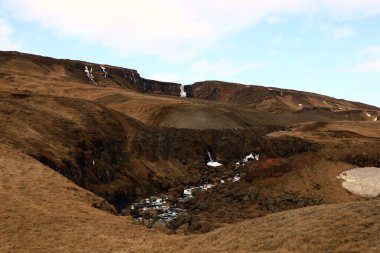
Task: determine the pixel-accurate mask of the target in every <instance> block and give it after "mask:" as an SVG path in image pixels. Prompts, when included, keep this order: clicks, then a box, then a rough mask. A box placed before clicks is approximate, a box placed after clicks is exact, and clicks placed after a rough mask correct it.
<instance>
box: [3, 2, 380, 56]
mask: <svg viewBox="0 0 380 253" xmlns="http://www.w3.org/2000/svg"><path fill="white" fill-rule="evenodd" d="M2 2H3V6H2V7H1V8H6V9H7V10H8V11H9V12H11V13H13V14H14V15H15V16H16V17H18V18H20V19H24V20H27V21H32V22H37V23H38V24H40V25H41V26H42V27H45V28H49V29H53V30H54V31H56V32H58V33H59V34H61V35H63V36H68V37H71V38H76V39H79V40H81V41H85V42H88V41H89V42H95V43H98V44H101V45H104V46H106V47H108V48H110V49H112V50H113V51H115V52H117V53H118V54H128V53H140V54H147V55H154V56H159V57H161V58H165V59H182V58H186V57H191V56H194V55H196V54H197V53H199V52H201V51H202V50H204V49H205V48H208V47H210V46H211V45H213V44H214V43H215V41H217V40H219V39H220V38H221V37H223V36H226V35H228V34H229V33H230V32H232V31H237V30H240V29H243V28H245V27H247V26H252V25H255V24H256V23H257V22H260V21H263V20H265V19H267V22H272V23H273V22H278V21H279V20H276V18H274V17H279V16H282V15H313V14H320V13H327V14H326V15H330V16H333V17H338V18H357V17H364V16H368V15H374V14H378V13H380V1H377V0H360V1H359V0H336V1H331V0H321V1H314V0H284V1H276V0H268V1H252V0H235V1H231V0H208V1H201V0H192V1H186V0H161V1H151V0H139V1H133V0H108V1H105V2H101V3H100V2H99V3H98V2H96V1H93V0H81V1H77V0H54V1H51V0H33V1H30V0H3V1H2ZM342 36H343V37H344V36H347V31H346V33H342V34H340V35H339V34H338V35H337V37H342Z"/></svg>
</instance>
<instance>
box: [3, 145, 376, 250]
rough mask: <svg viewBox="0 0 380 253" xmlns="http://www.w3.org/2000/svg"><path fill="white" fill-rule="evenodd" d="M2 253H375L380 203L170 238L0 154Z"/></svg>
mask: <svg viewBox="0 0 380 253" xmlns="http://www.w3.org/2000/svg"><path fill="white" fill-rule="evenodd" d="M0 149H1V153H0V168H1V169H0V180H1V184H0V186H1V187H0V197H1V200H2V205H0V234H1V236H0V251H2V252H74V251H75V252H164V251H165V252H255V251H259V252H264V251H265V252H267V251H268V252H269V251H278V252H285V251H288V252H348V251H349V252H377V251H378V250H379V248H380V238H379V232H380V222H379V220H380V217H379V212H378V209H379V207H380V202H379V201H378V200H376V201H367V202H355V203H346V204H335V205H322V206H318V207H309V208H302V209H299V210H292V211H285V212H280V213H276V214H271V215H267V216H265V217H263V218H258V219H255V220H251V221H246V222H242V223H238V224H235V225H231V226H228V227H225V228H222V229H218V230H215V231H214V232H211V233H208V234H206V235H195V236H167V235H163V234H161V233H159V232H156V231H153V230H150V229H146V228H144V227H141V226H137V225H133V224H132V221H131V219H130V218H128V217H122V216H114V215H112V214H109V213H107V212H104V211H102V210H99V209H96V208H94V207H92V206H98V205H99V203H100V202H101V200H100V199H99V198H98V197H96V196H95V195H94V194H92V193H90V192H87V191H85V190H83V189H81V188H79V187H77V186H76V185H74V184H73V183H71V182H70V181H68V180H67V179H65V178H64V177H62V176H61V175H59V174H58V173H56V172H54V171H52V170H50V169H49V168H47V167H45V166H43V165H42V164H41V163H39V162H37V161H36V160H34V159H32V158H31V157H28V156H26V155H24V154H22V153H20V152H19V151H17V150H15V149H13V148H11V147H9V146H7V145H3V144H2V145H1V147H0Z"/></svg>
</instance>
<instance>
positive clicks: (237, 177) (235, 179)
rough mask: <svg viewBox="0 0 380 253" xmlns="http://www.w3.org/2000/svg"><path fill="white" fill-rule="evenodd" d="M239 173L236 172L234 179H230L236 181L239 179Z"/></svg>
mask: <svg viewBox="0 0 380 253" xmlns="http://www.w3.org/2000/svg"><path fill="white" fill-rule="evenodd" d="M240 178H241V177H240V175H239V174H236V175H235V176H234V179H233V180H232V182H238V181H240Z"/></svg>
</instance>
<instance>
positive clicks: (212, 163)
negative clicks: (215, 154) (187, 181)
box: [207, 161, 223, 167]
mask: <svg viewBox="0 0 380 253" xmlns="http://www.w3.org/2000/svg"><path fill="white" fill-rule="evenodd" d="M222 165H223V164H221V163H218V162H211V161H210V162H208V163H207V166H211V167H219V166H222Z"/></svg>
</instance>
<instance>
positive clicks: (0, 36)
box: [0, 17, 21, 51]
mask: <svg viewBox="0 0 380 253" xmlns="http://www.w3.org/2000/svg"><path fill="white" fill-rule="evenodd" d="M20 48H21V44H20V42H18V41H15V40H14V39H13V29H12V27H11V25H10V24H9V23H8V22H7V21H6V20H5V19H4V18H2V17H0V50H3V51H7V50H20Z"/></svg>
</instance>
